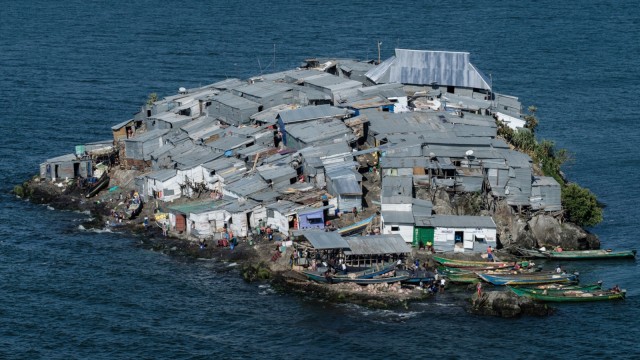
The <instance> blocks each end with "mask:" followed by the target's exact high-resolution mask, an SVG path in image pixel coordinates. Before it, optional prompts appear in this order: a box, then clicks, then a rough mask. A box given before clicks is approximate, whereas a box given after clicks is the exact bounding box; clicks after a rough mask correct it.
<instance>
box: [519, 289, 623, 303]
mask: <svg viewBox="0 0 640 360" xmlns="http://www.w3.org/2000/svg"><path fill="white" fill-rule="evenodd" d="M509 289H510V290H511V291H512V292H513V293H514V294H516V295H518V296H524V297H529V298H532V299H534V300H536V301H550V302H587V301H589V302H590V301H605V300H618V299H624V298H625V295H626V290H622V291H611V290H593V291H584V290H564V291H563V290H547V289H545V290H540V289H526V288H518V287H509Z"/></svg>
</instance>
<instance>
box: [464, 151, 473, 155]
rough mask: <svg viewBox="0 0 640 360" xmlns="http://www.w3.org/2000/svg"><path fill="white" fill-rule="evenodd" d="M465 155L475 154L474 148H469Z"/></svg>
mask: <svg viewBox="0 0 640 360" xmlns="http://www.w3.org/2000/svg"><path fill="white" fill-rule="evenodd" d="M465 155H467V156H471V155H473V150H467V152H466V153H465Z"/></svg>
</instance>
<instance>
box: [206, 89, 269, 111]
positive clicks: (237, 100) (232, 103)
mask: <svg viewBox="0 0 640 360" xmlns="http://www.w3.org/2000/svg"><path fill="white" fill-rule="evenodd" d="M209 99H210V100H212V101H217V102H219V103H221V104H224V105H227V106H229V107H231V108H234V109H238V110H250V109H257V108H259V107H260V106H261V105H260V104H258V103H257V102H254V101H251V100H249V99H245V98H243V97H241V96H237V95H233V94H231V93H229V92H223V93H220V94H219V95H216V96H211V97H210V98H209Z"/></svg>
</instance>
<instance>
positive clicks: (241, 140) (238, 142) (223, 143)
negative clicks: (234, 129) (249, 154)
mask: <svg viewBox="0 0 640 360" xmlns="http://www.w3.org/2000/svg"><path fill="white" fill-rule="evenodd" d="M254 141H255V140H254V139H252V138H246V137H240V136H233V135H232V136H225V137H221V138H219V139H218V140H216V141H212V142H210V143H208V144H207V145H206V146H208V147H210V148H212V149H216V150H218V151H227V150H233V149H236V148H239V147H242V146H244V145H247V144H249V143H252V142H254Z"/></svg>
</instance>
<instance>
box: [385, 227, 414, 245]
mask: <svg viewBox="0 0 640 360" xmlns="http://www.w3.org/2000/svg"><path fill="white" fill-rule="evenodd" d="M392 226H398V227H399V228H400V229H399V230H398V231H393V230H391V227H392ZM382 233H383V234H396V235H400V236H402V239H404V241H405V242H407V243H412V242H413V225H405V224H403V225H398V224H387V223H384V224H383V227H382Z"/></svg>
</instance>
